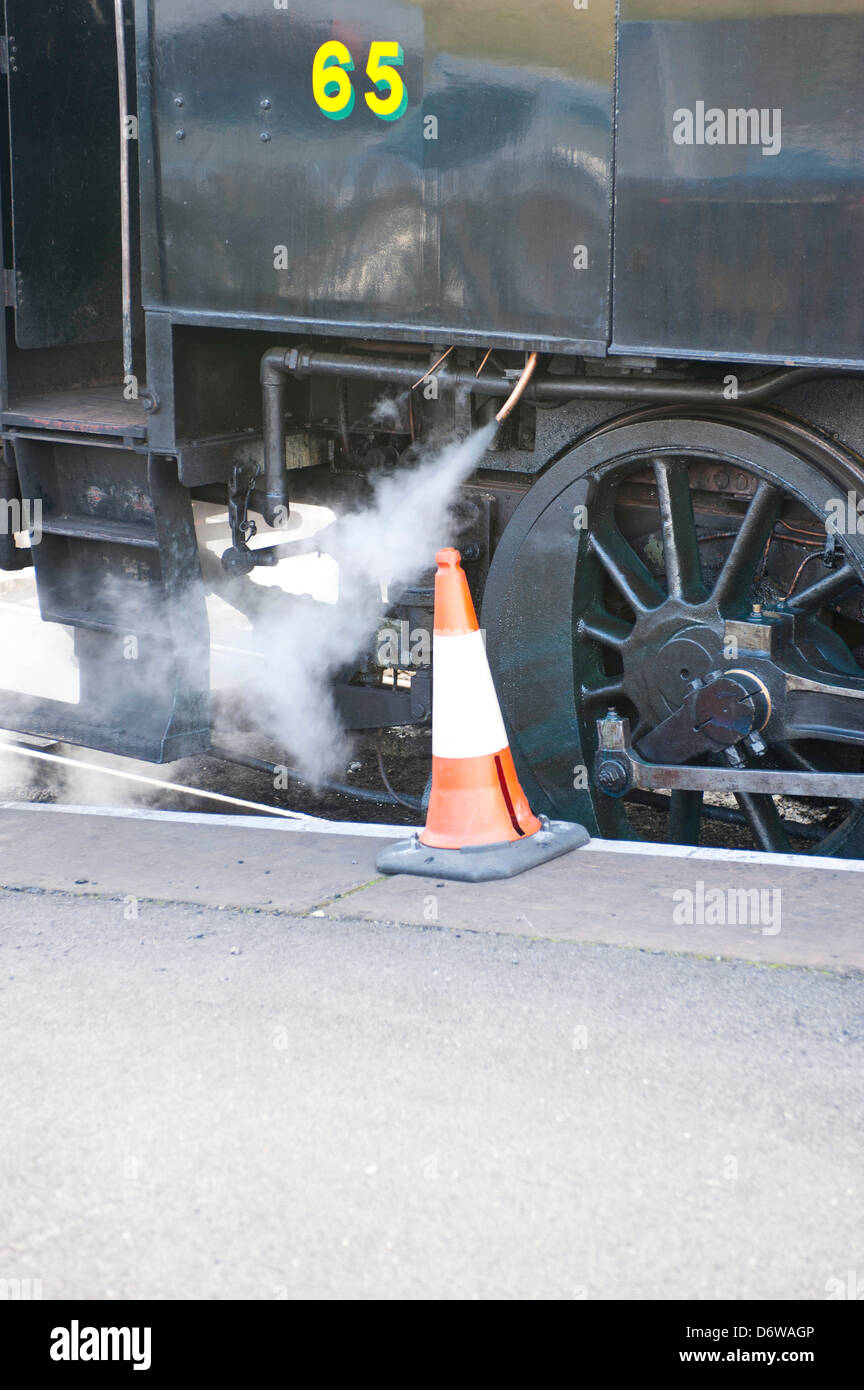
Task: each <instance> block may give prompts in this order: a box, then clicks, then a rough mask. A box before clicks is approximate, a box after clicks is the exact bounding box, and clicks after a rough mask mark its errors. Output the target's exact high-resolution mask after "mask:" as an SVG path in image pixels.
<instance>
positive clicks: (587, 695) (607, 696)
mask: <svg viewBox="0 0 864 1390" xmlns="http://www.w3.org/2000/svg"><path fill="white" fill-rule="evenodd" d="M626 694H627V692H626V690H625V689H624V686H623V684H622V682H621V681H603V683H602V684H599V683H598V684H597V685H589V684H587V683H583V685H582V698H583V700H589V701H591V703H592V704H599V703H601V702H603V701H605V703H606V704H607V705H614V704H615V701H616V700H622V699H624V698H625V696H626Z"/></svg>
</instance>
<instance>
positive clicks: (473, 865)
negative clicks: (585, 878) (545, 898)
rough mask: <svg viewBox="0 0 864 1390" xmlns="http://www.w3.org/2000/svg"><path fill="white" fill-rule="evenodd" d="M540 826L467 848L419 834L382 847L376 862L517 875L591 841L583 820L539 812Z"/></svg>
mask: <svg viewBox="0 0 864 1390" xmlns="http://www.w3.org/2000/svg"><path fill="white" fill-rule="evenodd" d="M540 827H541V828H540V829H539V830H537V831H535V832H534V834H533V835H526V836H525V837H524V839H522V840H503V841H502V842H501V843H500V844H497V845H466V847H465V848H464V849H435V848H433V846H431V845H424V844H421V842H420V837H419V835H412V837H411V839H410V840H398V841H397V843H396V844H395V845H389V846H388V848H387V849H382V851H381V853H380V854H379V855H378V858H377V860H376V864H377V866H378V872H379V873H382V874H419V875H421V877H423V878H452V879H458V880H459V881H460V882H462V883H484V882H485V881H486V880H487V879H493V878H513V876H514V874H521V873H524V872H525V870H526V869H536V867H537V865H538V864H545V863H546V862H547V861H548V860H549V859H557V858H558V856H559V854H568V853H569V852H570V850H571V849H579V848H580V847H581V846H582V845H587V843H588V841H589V840H590V838H591V837H590V835H589V834H588V831H587V830H586V829H585V827H584V825H574V824H573V823H572V822H570V821H566V820H547V819H546V817H545V816H541V817H540Z"/></svg>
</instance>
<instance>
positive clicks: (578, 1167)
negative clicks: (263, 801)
mask: <svg viewBox="0 0 864 1390" xmlns="http://www.w3.org/2000/svg"><path fill="white" fill-rule="evenodd" d="M321 829H322V828H321V827H319V828H318V829H313V828H310V825H309V823H304V822H299V823H298V826H297V828H296V829H292V828H290V827H289V823H288V822H286V823H285V825H284V826H283V827H282V828H281V830H280V829H277V828H275V827H274V826H273V824H272V823H270V822H264V821H254V820H253V821H246V822H242V821H238V822H236V823H234V822H224V823H221V822H220V823H217V822H215V821H213V819H212V818H201V820H191V821H190V820H188V819H185V818H184V819H178V818H172V817H167V818H165V817H156V818H151V819H136V818H133V817H129V816H127V817H122V816H121V817H116V816H103V817H93V816H91V815H76V814H72V813H67V812H63V811H59V810H38V809H4V810H2V811H0V862H2V864H3V874H2V876H0V877H2V882H3V883H4V884H5V885H6V887H5V888H4V889H3V891H2V892H0V1046H2V1055H3V1058H4V1065H3V1069H2V1082H0V1097H2V1105H3V1114H4V1124H3V1126H2V1129H0V1171H2V1175H3V1178H2V1184H0V1188H2V1196H0V1279H2V1280H15V1279H18V1280H23V1279H30V1280H36V1281H39V1284H40V1287H41V1292H42V1296H43V1297H44V1298H66V1297H69V1298H97V1299H128V1298H138V1297H142V1298H152V1297H155V1298H168V1299H188V1298H207V1299H230V1298H242V1299H265V1300H266V1299H276V1300H279V1299H283V1298H291V1299H293V1298H337V1299H338V1298H350V1299H354V1298H385V1299H401V1298H404V1299H420V1298H434V1299H484V1298H492V1299H568V1300H569V1299H582V1298H588V1299H595V1298H620V1299H648V1298H661V1299H688V1298H697V1299H717V1298H731V1299H740V1300H743V1299H774V1298H782V1299H789V1298H805V1299H812V1300H819V1299H826V1298H828V1297H829V1296H831V1290H832V1289H836V1288H838V1287H844V1288H845V1287H847V1286H854V1280H853V1284H850V1279H852V1277H853V1276H854V1278H860V1277H861V1275H864V1249H862V1244H864V1236H862V1220H861V1218H862V1181H861V1171H862V1165H861V1149H862V1133H861V1111H862V1107H861V1101H862V1090H864V1085H862V1065H861V1063H862V1044H864V1003H862V988H861V980H862V976H861V969H862V965H864V962H862V960H861V959H860V956H859V951H860V947H859V944H858V943H859V939H860V909H859V907H858V903H859V902H860V887H859V884H860V882H861V879H860V874H859V872H858V871H857V870H856V869H855V868H847V869H839V868H838V869H834V868H825V867H819V866H813V865H810V866H802V865H799V866H798V867H796V868H792V867H791V866H790V865H788V864H785V863H783V862H782V861H779V860H777V859H773V858H771V859H765V858H762V857H758V856H750V857H747V856H740V855H739V856H737V857H735V856H733V857H722V856H721V857H719V858H718V857H713V858H712V857H711V856H710V855H706V854H705V853H704V852H703V853H702V856H701V857H698V856H694V855H693V854H692V853H691V854H690V855H687V856H684V857H681V856H677V857H676V856H670V855H663V854H659V853H657V854H654V855H650V854H644V853H632V852H620V851H617V850H615V849H613V848H610V847H609V846H602V845H597V844H593V845H592V846H589V847H588V848H587V849H586V850H580V851H578V852H576V853H574V854H571V855H569V856H567V857H566V858H565V859H561V860H558V861H556V862H555V863H553V864H550V865H547V866H544V867H543V868H542V869H539V870H536V871H534V872H533V873H532V874H530V875H524V876H522V877H521V878H518V879H513V880H510V881H508V882H506V883H496V884H486V885H457V884H442V883H441V882H440V881H438V882H430V881H427V880H422V879H416V880H409V879H406V878H401V877H399V878H395V879H388V880H386V881H381V879H380V876H378V875H377V874H376V872H375V866H374V858H375V854H376V852H377V849H378V848H380V847H381V845H382V844H383V843H385V839H384V838H383V836H385V835H386V834H387V833H388V832H387V831H386V828H384V829H383V830H382V828H381V827H377V828H376V827H373V828H372V830H373V833H372V834H359V833H355V834H352V835H350V836H348V835H342V834H340V833H338V828H337V833H333V827H330V828H325V829H327V833H319V831H320V830H321ZM391 833H392V832H391ZM396 833H398V832H396ZM699 882H702V883H703V885H704V887H705V888H706V889H707V888H711V887H722V886H724V885H726V886H733V887H736V888H737V887H740V886H742V885H747V884H750V883H758V884H759V885H760V886H762V887H769V886H770V887H771V888H774V887H779V888H780V890H781V893H782V900H781V901H782V915H781V926H780V930H779V931H777V932H774V931H773V925H772V926H769V927H768V930H767V931H765V930H764V929H763V927H764V924H763V926H759V925H758V923H757V924H753V923H750V924H741V925H740V926H737V925H736V926H734V927H733V926H732V925H731V924H721V925H706V924H704V923H703V924H702V925H699V924H698V923H693V924H690V925H689V926H688V925H686V924H684V925H681V924H678V923H676V922H675V921H673V920H672V908H673V902H674V894H675V893H676V892H677V891H679V890H680V888H681V887H682V886H685V885H691V886H694V887H695V885H696V884H698V883H699ZM196 885H197V886H196ZM529 904H530V906H529ZM856 1271H857V1274H856Z"/></svg>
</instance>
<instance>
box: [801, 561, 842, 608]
mask: <svg viewBox="0 0 864 1390" xmlns="http://www.w3.org/2000/svg"><path fill="white" fill-rule="evenodd" d="M858 582H859V580H858V576H857V574H856V573H855V571H854V570H853V568H852V566H851V565H850V564H848V563H844V564H842V565H841V566H840V568H839V569H836V570H832V571H831V573H830V574H826V575H824V576H823V578H822V579H817V580H815V581H814V582H813V583H812V584H808V586H807V588H806V589H802V590H801V591H800V593H797V594H793V596H792V597H791V598H790V599H789V607H790V608H794V609H795V611H796V613H815V612H816V610H817V609H819V608H823V607H824V606H825V605H826V604H829V603H831V602H832V601H833V600H835V599H838V598H839V597H840V595H841V594H843V593H845V591H846V590H847V589H851V588H852V586H853V584H857V583H858Z"/></svg>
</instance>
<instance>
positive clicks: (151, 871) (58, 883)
mask: <svg viewBox="0 0 864 1390" xmlns="http://www.w3.org/2000/svg"><path fill="white" fill-rule="evenodd" d="M324 827H325V828H326V832H327V833H320V832H321V829H322V827H321V826H317V827H316V825H315V823H314V822H312V821H308V822H304V821H303V820H302V819H300V820H299V821H298V825H297V826H294V825H293V823H292V822H289V821H276V820H267V819H262V818H256V817H234V816H232V817H221V816H213V817H208V816H201V815H197V816H186V815H183V814H181V813H177V812H153V811H151V812H146V811H145V812H140V813H136V812H125V813H123V812H121V813H119V814H112V813H110V812H108V811H104V812H100V813H99V814H92V815H88V814H64V813H60V812H57V811H50V810H49V809H47V808H39V807H32V808H27V809H22V808H20V807H16V808H5V809H4V808H0V884H2V886H4V887H7V888H13V889H18V890H31V891H32V890H36V891H48V892H57V893H74V894H76V895H79V896H82V895H83V896H92V897H99V898H106V897H107V898H114V899H123V898H127V897H133V898H136V899H139V900H152V901H156V902H177V903H192V904H200V905H201V906H204V907H223V908H226V909H227V908H241V909H245V910H247V911H249V910H251V911H259V912H262V911H263V912H269V913H273V912H276V913H279V912H284V913H293V914H297V915H300V916H308V917H312V918H318V919H320V918H325V919H331V920H334V919H335V920H343V921H354V922H378V923H393V924H395V925H405V926H420V927H432V928H441V929H445V930H452V931H466V932H467V931H470V932H480V933H488V934H493V935H503V936H513V937H524V938H528V939H538V940H539V939H545V940H553V941H564V942H568V941H569V942H574V943H581V944H602V945H613V946H622V947H629V948H634V949H638V950H644V951H654V952H664V953H680V954H689V955H696V956H708V957H716V958H719V959H724V960H746V961H754V962H759V963H762V964H768V965H784V966H805V967H808V968H815V969H821V970H830V971H839V972H855V971H862V970H864V914H862V894H864V879H862V876H861V875H862V873H864V863H861V862H860V861H854V862H853V861H839V862H836V863H835V862H833V861H827V860H818V859H815V858H811V857H805V856H785V855H763V854H756V853H746V852H737V851H724V850H693V849H681V850H674V849H671V848H670V849H666V847H663V846H646V845H634V844H623V845H620V844H612V843H611V842H608V841H592V842H591V843H590V844H589V845H587V846H586V847H585V848H584V849H581V850H576V851H574V852H573V853H571V854H568V855H565V856H563V857H562V858H560V859H557V860H554V861H553V862H551V863H549V864H546V865H543V866H541V867H540V868H537V869H534V870H531V871H530V872H529V873H526V874H523V875H520V876H519V877H517V878H513V879H509V880H506V881H504V882H498V883H495V882H493V883H478V884H469V883H453V882H447V883H445V882H443V881H442V880H436V879H421V878H414V877H408V876H395V877H392V878H383V877H382V876H380V875H379V874H378V873H377V872H376V868H375V858H376V853H377V850H378V849H379V848H380V844H381V837H382V836H383V837H388V836H389V837H393V838H396V837H397V836H400V835H404V830H401V829H399V828H397V827H388V826H375V827H372V826H356V827H353V828H352V827H346V830H350V831H351V833H345V834H342V833H339V827H338V826H334V825H333V824H332V823H326V822H325V823H324Z"/></svg>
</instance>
